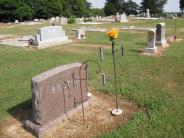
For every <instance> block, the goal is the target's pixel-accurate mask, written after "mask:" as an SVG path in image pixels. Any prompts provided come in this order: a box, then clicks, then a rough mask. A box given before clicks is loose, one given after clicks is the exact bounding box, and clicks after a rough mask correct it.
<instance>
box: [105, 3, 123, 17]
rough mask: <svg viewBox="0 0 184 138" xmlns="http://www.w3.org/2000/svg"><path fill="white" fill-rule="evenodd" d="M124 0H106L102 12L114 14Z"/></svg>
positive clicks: (119, 9) (120, 7)
mask: <svg viewBox="0 0 184 138" xmlns="http://www.w3.org/2000/svg"><path fill="white" fill-rule="evenodd" d="M123 3H124V0H106V3H105V7H104V12H105V14H106V15H115V14H116V13H117V12H120V11H121V9H122V4H123Z"/></svg>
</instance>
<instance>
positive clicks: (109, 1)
mask: <svg viewBox="0 0 184 138" xmlns="http://www.w3.org/2000/svg"><path fill="white" fill-rule="evenodd" d="M166 3H167V0H142V2H141V5H140V6H139V5H138V4H137V3H136V2H134V1H132V0H127V1H125V0H106V3H105V7H104V11H105V14H106V15H114V14H116V12H120V13H122V12H125V13H126V14H138V13H143V12H145V11H146V9H150V13H151V14H159V13H163V7H164V5H165V4H166Z"/></svg>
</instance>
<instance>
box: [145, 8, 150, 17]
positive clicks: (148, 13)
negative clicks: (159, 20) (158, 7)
mask: <svg viewBox="0 0 184 138" xmlns="http://www.w3.org/2000/svg"><path fill="white" fill-rule="evenodd" d="M146 18H150V10H149V9H146Z"/></svg>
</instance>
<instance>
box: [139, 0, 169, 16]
mask: <svg viewBox="0 0 184 138" xmlns="http://www.w3.org/2000/svg"><path fill="white" fill-rule="evenodd" d="M166 3H167V0H143V1H142V3H141V5H142V6H141V10H142V12H145V11H146V9H150V13H151V14H158V13H163V7H164V5H165V4H166Z"/></svg>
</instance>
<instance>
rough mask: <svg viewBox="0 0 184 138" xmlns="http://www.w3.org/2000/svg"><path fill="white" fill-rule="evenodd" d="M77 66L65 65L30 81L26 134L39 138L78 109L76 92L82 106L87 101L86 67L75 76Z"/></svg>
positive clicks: (78, 69)
mask: <svg viewBox="0 0 184 138" xmlns="http://www.w3.org/2000/svg"><path fill="white" fill-rule="evenodd" d="M81 66H82V64H81V63H73V64H67V65H63V66H60V67H57V68H54V69H51V70H49V71H46V72H44V73H41V74H40V75H38V76H35V77H33V78H32V110H33V120H31V121H30V120H28V121H26V122H25V126H26V128H27V129H28V130H29V131H31V132H32V133H33V134H35V135H36V136H38V137H43V136H44V135H45V134H46V133H47V132H48V131H49V130H50V129H52V128H53V127H55V126H56V125H58V124H59V123H61V122H62V121H63V119H64V118H66V116H68V115H69V114H71V113H72V112H74V111H75V110H77V109H79V107H80V106H81V103H82V100H81V89H80V88H82V92H83V93H82V94H83V95H82V97H83V102H87V101H88V96H87V93H88V88H87V65H85V66H83V68H82V69H81V73H79V72H80V68H81ZM80 74H81V75H80ZM80 77H81V78H80Z"/></svg>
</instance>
